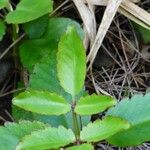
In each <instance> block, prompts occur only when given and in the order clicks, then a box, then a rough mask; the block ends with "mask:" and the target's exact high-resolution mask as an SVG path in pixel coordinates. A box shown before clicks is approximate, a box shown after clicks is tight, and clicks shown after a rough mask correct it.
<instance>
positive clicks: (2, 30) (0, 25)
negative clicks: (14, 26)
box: [0, 20, 6, 41]
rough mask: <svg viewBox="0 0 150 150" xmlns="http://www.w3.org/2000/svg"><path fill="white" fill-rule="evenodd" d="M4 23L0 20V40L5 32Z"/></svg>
mask: <svg viewBox="0 0 150 150" xmlns="http://www.w3.org/2000/svg"><path fill="white" fill-rule="evenodd" d="M5 29H6V27H5V24H4V22H3V21H2V20H0V41H1V40H2V39H3V36H4V34H5Z"/></svg>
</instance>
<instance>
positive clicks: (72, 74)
mask: <svg viewBox="0 0 150 150" xmlns="http://www.w3.org/2000/svg"><path fill="white" fill-rule="evenodd" d="M57 71H58V78H59V80H60V84H61V86H62V87H63V88H64V89H65V91H66V92H68V93H70V94H71V95H72V97H73V98H75V95H76V94H78V93H79V92H80V91H81V89H82V87H83V85H84V80H85V74H86V55H85V49H84V46H83V43H82V40H81V39H80V37H79V35H78V33H77V32H76V30H75V27H73V26H69V27H68V29H67V31H66V33H65V34H64V35H62V37H61V39H60V42H59V45H58V53H57Z"/></svg>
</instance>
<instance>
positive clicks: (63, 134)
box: [17, 126, 75, 150]
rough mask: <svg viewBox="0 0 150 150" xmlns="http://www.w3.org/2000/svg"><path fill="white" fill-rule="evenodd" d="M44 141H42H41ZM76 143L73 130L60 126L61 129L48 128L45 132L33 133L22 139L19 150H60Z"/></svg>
mask: <svg viewBox="0 0 150 150" xmlns="http://www.w3.org/2000/svg"><path fill="white" fill-rule="evenodd" d="M41 139H42V140H41ZM74 141H75V136H74V133H73V132H72V130H70V129H69V130H67V129H65V128H64V127H62V126H60V127H59V128H51V127H49V128H46V129H45V130H41V131H37V132H32V134H31V135H27V136H25V137H24V138H23V139H22V142H21V143H20V144H19V145H18V147H17V150H22V149H24V150H28V149H32V150H43V149H54V148H59V147H62V146H65V145H68V144H69V143H73V142H74Z"/></svg>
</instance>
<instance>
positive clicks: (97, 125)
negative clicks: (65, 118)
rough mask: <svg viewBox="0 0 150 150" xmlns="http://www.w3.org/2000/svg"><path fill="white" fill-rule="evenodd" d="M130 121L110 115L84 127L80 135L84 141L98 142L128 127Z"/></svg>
mask: <svg viewBox="0 0 150 150" xmlns="http://www.w3.org/2000/svg"><path fill="white" fill-rule="evenodd" d="M129 126H130V125H129V123H128V122H127V121H126V120H123V119H121V118H118V117H112V116H108V117H105V118H104V119H103V120H96V121H95V122H93V123H89V124H88V125H87V127H83V129H82V131H81V135H80V139H81V140H82V141H87V142H98V141H101V140H104V139H106V138H108V137H110V136H112V135H114V134H115V133H117V132H119V131H121V130H124V129H128V128H129Z"/></svg>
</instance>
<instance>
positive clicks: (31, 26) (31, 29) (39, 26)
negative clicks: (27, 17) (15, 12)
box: [23, 15, 49, 39]
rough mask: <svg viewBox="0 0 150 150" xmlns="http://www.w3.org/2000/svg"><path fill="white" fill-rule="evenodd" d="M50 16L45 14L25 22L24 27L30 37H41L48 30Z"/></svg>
mask: <svg viewBox="0 0 150 150" xmlns="http://www.w3.org/2000/svg"><path fill="white" fill-rule="evenodd" d="M48 21H49V16H48V15H45V16H42V17H40V18H38V19H36V20H33V21H30V22H28V23H25V24H23V29H24V31H25V33H26V34H27V35H28V36H29V38H30V39H36V38H40V37H41V36H42V35H43V34H44V32H46V29H47V26H48Z"/></svg>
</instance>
